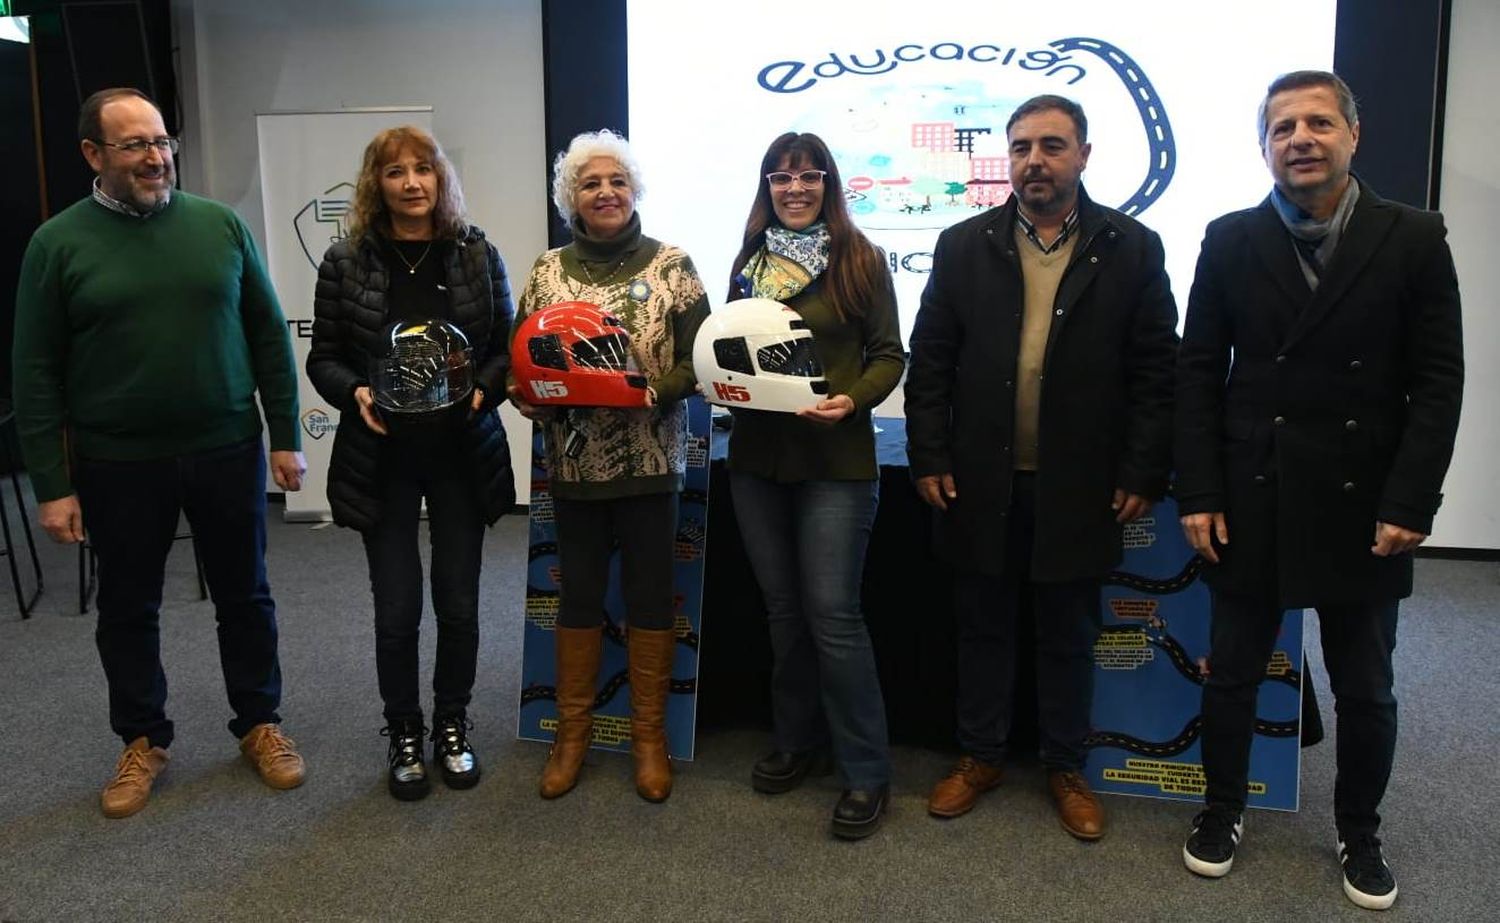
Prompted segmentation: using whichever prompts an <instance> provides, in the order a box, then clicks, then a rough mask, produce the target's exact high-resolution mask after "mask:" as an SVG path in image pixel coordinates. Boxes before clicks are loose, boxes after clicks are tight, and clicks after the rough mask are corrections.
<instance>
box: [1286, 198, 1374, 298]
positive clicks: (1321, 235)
mask: <svg viewBox="0 0 1500 923" xmlns="http://www.w3.org/2000/svg"><path fill="white" fill-rule="evenodd" d="M1358 201H1359V181H1358V180H1356V179H1355V178H1354V177H1352V176H1351V177H1349V184H1348V185H1347V186H1345V187H1344V194H1343V195H1342V196H1340V197H1339V204H1338V205H1337V206H1336V207H1335V208H1334V210H1333V214H1331V215H1329V216H1328V218H1327V219H1326V220H1324V221H1319V220H1318V219H1316V218H1314V217H1313V216H1312V215H1310V214H1308V213H1307V212H1305V211H1303V210H1302V207H1301V206H1300V205H1297V204H1296V203H1295V202H1293V201H1292V200H1291V199H1288V198H1287V197H1286V196H1284V195H1282V193H1281V190H1280V189H1278V188H1276V187H1272V189H1271V204H1272V205H1274V206H1275V207H1276V214H1277V215H1278V216H1280V218H1281V223H1282V224H1284V225H1286V229H1287V231H1288V232H1290V233H1291V235H1292V242H1293V243H1294V244H1295V246H1294V248H1293V249H1294V250H1296V253H1297V264H1298V265H1299V266H1301V267H1302V276H1303V278H1305V279H1306V280H1307V285H1308V287H1309V288H1311V289H1312V290H1313V291H1317V290H1318V278H1319V276H1321V275H1322V273H1323V267H1325V266H1327V265H1328V261H1329V260H1331V259H1333V251H1334V250H1336V249H1337V248H1338V245H1339V239H1340V238H1341V237H1343V236H1344V228H1345V227H1347V226H1348V224H1349V219H1350V217H1352V216H1353V214H1354V203H1355V202H1358Z"/></svg>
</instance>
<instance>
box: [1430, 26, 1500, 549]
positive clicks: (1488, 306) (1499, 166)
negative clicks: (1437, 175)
mask: <svg viewBox="0 0 1500 923" xmlns="http://www.w3.org/2000/svg"><path fill="white" fill-rule="evenodd" d="M1497 46H1500V4H1497V3H1495V0H1454V3H1453V37H1452V40H1451V41H1450V42H1449V57H1448V105H1447V110H1446V112H1447V114H1446V118H1445V120H1444V123H1443V163H1442V171H1443V172H1442V187H1441V191H1440V196H1441V200H1442V201H1441V203H1440V206H1441V208H1442V211H1443V215H1444V216H1445V217H1446V219H1447V222H1448V242H1449V244H1450V246H1452V248H1453V259H1454V262H1455V263H1456V264H1457V265H1458V285H1459V291H1460V293H1461V294H1462V296H1463V304H1464V354H1465V356H1464V358H1465V362H1466V365H1467V382H1466V384H1465V388H1464V415H1463V422H1462V423H1461V424H1460V426H1459V431H1458V446H1457V448H1456V451H1455V454H1454V457H1453V467H1452V468H1451V469H1450V470H1449V472H1448V481H1447V484H1446V486H1445V488H1444V494H1445V499H1444V501H1443V508H1442V510H1441V511H1440V512H1439V513H1438V518H1437V523H1436V525H1435V526H1434V532H1433V536H1432V542H1431V543H1432V544H1433V545H1436V546H1444V547H1454V548H1486V549H1496V548H1500V473H1497V472H1500V260H1497V259H1496V258H1495V248H1496V246H1497V245H1500V160H1497V154H1500V109H1497V108H1496V106H1495V100H1494V91H1495V88H1496V87H1500V59H1497V58H1496V57H1495V55H1494V49H1495V48H1496V47H1497Z"/></svg>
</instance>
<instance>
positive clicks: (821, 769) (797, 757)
mask: <svg viewBox="0 0 1500 923" xmlns="http://www.w3.org/2000/svg"><path fill="white" fill-rule="evenodd" d="M830 768H831V767H830V764H829V758H828V751H826V750H823V749H817V750H809V751H807V752H806V753H787V752H785V751H782V750H777V751H775V752H773V753H768V754H766V755H765V756H764V757H762V758H761V759H759V760H756V762H755V766H754V768H752V769H751V770H750V787H751V788H753V789H755V790H756V791H758V792H760V793H762V794H765V795H780V794H781V793H782V792H789V791H791V790H792V789H794V788H796V787H797V786H799V785H801V784H802V780H803V779H805V778H807V777H808V776H809V775H826V774H827V773H828V771H829V769H830Z"/></svg>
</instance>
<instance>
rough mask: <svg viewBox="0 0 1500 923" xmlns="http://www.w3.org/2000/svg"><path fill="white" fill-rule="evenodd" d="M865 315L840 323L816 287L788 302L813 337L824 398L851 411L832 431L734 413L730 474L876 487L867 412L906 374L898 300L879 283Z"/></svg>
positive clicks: (798, 420)
mask: <svg viewBox="0 0 1500 923" xmlns="http://www.w3.org/2000/svg"><path fill="white" fill-rule="evenodd" d="M882 281H883V282H884V283H885V284H884V285H883V286H882V287H881V289H880V295H879V297H877V298H876V300H875V301H874V302H873V303H871V304H869V305H866V306H865V312H864V314H863V315H862V316H860V317H856V318H850V319H849V320H848V321H847V322H846V321H842V320H839V316H838V313H837V312H836V311H834V309H833V305H831V304H829V303H828V302H827V301H826V300H825V299H824V298H823V292H822V285H821V284H819V283H818V282H814V283H813V284H812V285H811V286H809V287H808V288H807V289H805V290H804V291H803V292H801V293H800V294H798V295H797V296H796V297H794V298H792V299H791V300H790V301H788V302H787V304H788V305H790V306H791V307H792V308H794V309H795V310H796V311H797V313H798V314H800V315H802V319H803V320H805V321H807V327H808V329H809V330H811V331H812V335H813V340H814V342H815V343H816V344H817V352H818V361H819V362H821V363H822V364H823V373H824V376H825V377H826V378H827V379H828V396H829V397H832V396H833V395H835V394H847V395H849V397H850V398H852V399H853V400H854V412H853V413H851V414H850V415H849V416H847V417H845V418H844V419H842V420H840V421H839V422H837V423H834V424H832V425H829V424H826V423H817V422H814V421H812V420H806V419H803V418H802V417H799V416H797V415H795V414H790V413H773V412H770V411H765V410H735V411H734V429H733V430H731V431H730V435H729V469H730V470H731V471H737V472H740V473H741V474H751V475H755V476H757V477H762V478H766V479H768V480H772V481H779V482H781V483H795V482H798V481H863V480H874V479H875V478H876V477H878V476H879V474H880V472H879V470H878V468H877V466H876V464H875V431H874V429H873V428H872V426H871V425H870V410H871V409H872V408H873V407H874V406H875V405H876V404H879V403H880V402H881V401H883V400H885V398H886V395H888V394H890V393H891V391H893V390H895V387H896V385H897V383H898V382H900V380H901V371H902V369H904V368H905V367H906V353H905V351H904V350H903V349H902V348H901V328H900V321H899V320H898V319H897V315H896V293H895V291H894V289H893V288H892V286H891V282H890V278H889V277H886V278H885V279H884V280H882Z"/></svg>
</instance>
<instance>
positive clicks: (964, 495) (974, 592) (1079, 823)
mask: <svg viewBox="0 0 1500 923" xmlns="http://www.w3.org/2000/svg"><path fill="white" fill-rule="evenodd" d="M1006 138H1007V141H1008V142H1009V146H1010V171H1011V172H1010V175H1011V182H1012V184H1013V186H1014V195H1013V196H1012V197H1011V199H1010V200H1009V201H1008V202H1007V203H1006V204H1005V205H1003V206H1001V207H999V208H995V209H992V210H990V211H988V212H985V213H984V214H982V215H978V216H976V217H974V218H971V219H969V220H968V221H965V222H963V223H961V224H958V225H955V226H954V227H951V228H949V229H948V230H946V231H944V232H943V234H942V235H941V236H940V237H939V238H938V243H937V248H936V252H935V254H934V260H933V269H932V275H931V277H930V278H929V279H928V282H927V288H926V290H925V291H924V292H923V295H922V307H921V310H920V312H919V313H918V315H917V320H916V325H915V327H914V329H913V331H912V339H911V363H910V366H909V372H908V378H907V382H906V421H907V422H906V427H907V439H908V442H907V453H908V455H909V458H910V461H911V468H912V475H913V477H915V478H916V482H917V489H918V492H919V493H920V494H921V496H922V499H923V500H925V501H926V502H927V503H929V504H931V505H932V506H933V507H935V508H936V510H937V512H936V514H935V521H936V532H935V540H936V544H937V548H938V550H939V553H941V554H943V555H944V556H945V557H946V558H947V559H948V560H949V561H950V562H951V563H952V564H953V566H954V569H955V571H956V574H955V588H954V609H955V617H956V619H957V628H958V736H959V744H960V746H961V749H962V751H963V756H962V758H961V759H960V760H959V761H958V764H957V765H956V766H955V767H954V769H953V771H952V772H951V773H950V774H949V775H948V777H947V778H945V779H943V780H942V781H941V782H939V783H938V785H937V787H936V788H934V790H933V792H932V795H931V797H930V799H929V801H928V811H929V813H931V814H933V815H934V816H937V817H956V816H958V815H960V814H963V813H965V812H967V811H968V810H969V809H970V808H972V807H973V805H974V803H975V801H976V800H977V799H978V797H979V795H980V794H982V793H983V792H985V791H987V790H989V789H991V788H994V787H995V786H996V785H997V784H999V781H1000V763H1001V761H1002V760H1003V758H1004V755H1005V745H1006V738H1007V735H1008V732H1009V729H1010V712H1011V699H1012V691H1013V688H1012V687H1013V686H1014V677H1015V657H1016V651H1015V649H1014V648H1015V636H1016V622H1017V619H1018V618H1019V617H1020V614H1021V613H1022V612H1023V611H1030V612H1031V613H1032V614H1033V615H1034V616H1035V619H1036V636H1037V695H1038V702H1039V712H1040V714H1039V719H1040V724H1041V732H1042V745H1041V755H1042V762H1043V764H1044V765H1045V766H1046V768H1047V770H1048V781H1049V784H1050V788H1051V791H1052V795H1053V798H1054V800H1055V801H1056V804H1057V808H1058V813H1059V817H1060V819H1061V821H1062V825H1063V827H1064V828H1065V829H1066V830H1067V831H1068V832H1069V833H1071V834H1072V835H1074V836H1076V837H1078V838H1080V839H1084V840H1096V839H1098V838H1099V837H1101V836H1103V834H1104V816H1103V811H1102V809H1101V808H1100V806H1099V802H1098V799H1097V798H1095V797H1094V794H1093V792H1092V791H1090V790H1089V787H1088V784H1087V783H1086V782H1085V781H1084V778H1083V775H1082V772H1081V770H1082V769H1083V766H1084V762H1085V759H1086V757H1087V748H1086V747H1085V745H1084V738H1085V737H1086V736H1087V734H1088V731H1089V712H1090V708H1091V705H1092V702H1093V657H1092V652H1093V644H1094V641H1095V639H1096V637H1097V636H1098V632H1099V626H1100V622H1101V616H1100V602H1099V591H1100V581H1101V579H1102V578H1103V577H1104V576H1105V574H1107V573H1108V572H1109V570H1110V569H1111V568H1112V567H1114V566H1115V565H1116V564H1117V563H1118V562H1119V560H1120V556H1121V536H1122V529H1123V524H1124V523H1126V522H1130V521H1132V520H1134V519H1137V518H1139V517H1140V516H1142V515H1144V514H1145V513H1147V512H1148V511H1149V510H1150V508H1151V504H1152V502H1153V501H1155V500H1157V499H1159V498H1160V497H1161V496H1162V494H1163V492H1164V491H1165V489H1166V484H1167V472H1168V456H1169V451H1170V445H1171V418H1172V409H1171V398H1172V371H1173V363H1174V361H1175V356H1176V349H1177V333H1176V323H1177V308H1176V304H1175V303H1174V302H1173V300H1172V292H1171V288H1170V286H1169V284H1168V280H1167V274H1166V271H1165V269H1164V268H1163V261H1162V245H1161V239H1160V238H1159V237H1157V235H1156V234H1155V233H1153V232H1152V231H1151V230H1149V229H1147V228H1146V227H1144V226H1142V225H1141V224H1139V223H1138V222H1136V221H1135V220H1133V219H1131V218H1129V217H1127V216H1125V215H1124V214H1122V213H1120V212H1118V211H1115V210H1114V209H1110V208H1105V207H1103V206H1100V205H1097V204H1095V203H1094V202H1093V201H1092V200H1090V199H1089V197H1088V196H1087V195H1086V194H1085V193H1084V191H1083V188H1082V186H1081V185H1080V183H1079V178H1080V176H1081V174H1082V173H1083V170H1084V167H1085V166H1086V165H1087V163H1088V157H1089V151H1090V146H1089V144H1088V123H1087V120H1086V119H1085V117H1084V114H1083V110H1082V109H1081V108H1080V107H1079V106H1078V105H1077V104H1076V103H1074V102H1072V101H1071V100H1068V99H1064V98H1062V97H1060V96H1038V97H1036V98H1034V99H1031V100H1028V101H1027V102H1025V103H1023V104H1022V105H1021V106H1020V108H1018V109H1017V110H1016V111H1015V113H1014V114H1012V116H1011V118H1010V122H1009V124H1008V125H1007V126H1006ZM1044 374H1045V377H1046V383H1045V386H1044V385H1043V375H1044Z"/></svg>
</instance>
